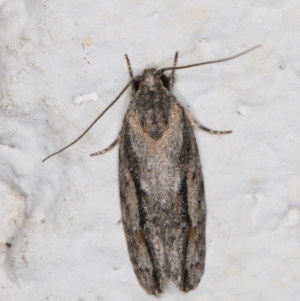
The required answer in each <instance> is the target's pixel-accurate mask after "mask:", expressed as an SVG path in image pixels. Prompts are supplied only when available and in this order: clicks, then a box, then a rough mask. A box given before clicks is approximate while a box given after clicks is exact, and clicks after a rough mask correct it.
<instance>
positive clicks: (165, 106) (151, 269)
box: [43, 46, 260, 296]
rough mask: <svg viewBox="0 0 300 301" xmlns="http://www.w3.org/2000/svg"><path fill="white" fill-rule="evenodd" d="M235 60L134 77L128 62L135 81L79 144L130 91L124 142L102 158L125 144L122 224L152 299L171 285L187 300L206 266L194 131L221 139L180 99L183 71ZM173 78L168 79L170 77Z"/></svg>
mask: <svg viewBox="0 0 300 301" xmlns="http://www.w3.org/2000/svg"><path fill="white" fill-rule="evenodd" d="M257 47H260V46H255V47H252V48H251V49H249V50H247V51H244V52H242V53H239V54H237V55H235V56H231V57H228V58H224V59H220V60H216V61H208V62H202V63H197V64H192V65H186V66H181V67H177V66H176V64H177V58H178V52H176V54H175V59H174V64H173V67H168V68H162V69H155V68H150V69H145V70H144V72H143V74H142V75H138V76H135V77H134V76H133V73H132V68H131V65H130V61H129V58H128V56H127V55H125V57H126V60H127V65H128V70H129V74H130V77H131V79H130V81H129V83H128V84H127V85H126V86H125V87H124V89H123V90H122V91H121V93H120V94H119V95H118V96H117V98H116V99H115V100H114V101H113V102H112V103H111V104H110V105H109V106H108V107H107V108H106V109H105V110H104V111H103V112H102V113H101V114H100V115H99V116H98V117H97V118H96V119H95V120H94V121H93V123H92V124H91V125H90V126H89V127H88V128H87V129H86V130H85V131H84V132H83V133H82V134H81V135H80V136H79V137H78V138H77V139H76V140H74V141H73V142H72V143H70V144H69V145H67V146H66V147H64V148H63V149H61V150H59V151H57V152H55V153H54V154H52V155H50V156H48V157H47V158H45V159H44V160H43V162H44V161H45V160H47V159H48V158H50V157H52V156H54V155H56V154H58V153H60V152H62V151H63V150H65V149H66V148H68V147H70V146H71V145H73V144H74V143H76V142H77V141H78V140H79V139H81V138H82V137H83V136H84V135H85V134H86V133H87V132H88V131H89V130H90V128H91V127H92V126H93V125H94V124H95V123H96V122H97V121H98V120H99V119H100V118H101V117H102V116H103V114H104V113H105V112H106V111H107V110H108V109H109V108H110V107H111V106H112V105H113V104H114V103H115V102H116V101H117V100H118V99H119V98H120V97H121V95H122V94H123V93H124V92H125V90H126V89H127V88H129V87H131V89H132V96H133V97H132V99H131V101H130V103H129V106H128V109H127V112H126V114H125V117H124V120H123V125H122V128H121V131H120V134H119V135H118V138H117V139H116V140H115V141H114V142H113V143H112V144H111V145H110V146H109V147H108V148H106V149H104V150H102V151H100V152H96V153H93V154H91V156H96V155H101V154H104V153H105V152H107V151H109V150H111V149H112V148H113V147H114V146H115V145H116V144H117V143H119V189H120V200H121V211H122V222H123V227H124V231H125V236H126V240H127V247H128V252H129V256H130V259H131V262H132V265H133V269H134V272H135V274H136V277H137V279H138V281H139V283H140V285H141V286H142V287H143V288H144V289H145V291H146V292H147V293H149V294H152V295H156V296H157V295H159V294H161V293H163V292H164V288H165V286H166V283H167V281H168V280H172V281H173V282H174V283H175V284H176V286H177V287H178V288H179V289H180V290H181V291H184V292H188V291H190V290H193V289H195V288H196V287H197V285H198V284H199V282H200V280H201V277H202V276H203V273H204V266H205V252H206V245H205V221H206V205H205V193H204V183H203V175H202V171H201V164H200V158H199V153H198V148H197V143H196V140H195V136H194V128H199V129H202V130H204V131H207V132H209V133H211V134H229V133H231V131H214V130H211V129H209V128H207V127H204V126H203V125H201V124H200V123H198V122H197V121H196V120H195V119H194V118H193V116H192V114H191V112H189V111H188V110H187V109H186V108H184V107H183V106H182V105H181V104H180V103H179V102H178V100H177V99H176V97H175V96H174V95H173V94H172V88H173V86H174V83H175V70H176V69H184V68H190V67H195V66H200V65H205V64H211V63H217V62H223V61H227V60H231V59H233V58H236V57H239V56H241V55H243V54H246V53H248V52H249V51H252V50H253V49H255V48H257ZM170 70H172V72H171V75H170V76H169V77H167V76H166V75H165V74H164V73H165V72H166V71H170Z"/></svg>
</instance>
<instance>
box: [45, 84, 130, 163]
mask: <svg viewBox="0 0 300 301" xmlns="http://www.w3.org/2000/svg"><path fill="white" fill-rule="evenodd" d="M131 83H132V80H130V81H129V83H128V84H127V85H126V86H125V87H124V88H123V90H122V91H121V92H120V94H119V95H118V96H117V97H116V98H115V100H114V101H113V102H112V103H111V104H110V105H108V106H107V107H106V109H105V110H104V111H103V112H102V113H101V114H100V115H99V116H98V117H97V118H96V119H95V120H94V121H93V122H92V124H91V125H90V126H89V127H88V128H87V129H86V130H85V131H84V132H83V133H82V134H81V135H80V136H79V137H78V138H77V139H75V140H74V141H73V142H71V143H70V144H68V145H67V146H65V147H64V148H62V149H61V150H59V151H57V152H55V153H53V154H51V155H50V156H48V157H46V158H45V159H44V160H43V161H42V162H45V161H46V160H48V159H49V158H51V157H52V156H55V155H57V154H59V153H61V152H62V151H64V150H65V149H67V148H68V147H70V146H72V145H73V144H75V143H76V142H77V141H78V140H80V139H81V138H82V137H83V136H84V135H85V134H86V133H87V132H88V131H89V130H90V129H91V127H92V126H93V125H94V124H95V123H96V122H97V121H98V120H99V119H100V118H101V117H102V116H103V115H104V114H105V113H106V111H107V110H108V109H109V108H110V107H112V106H113V105H114V104H115V103H116V101H117V100H118V99H119V98H120V97H121V96H122V94H123V93H124V92H125V91H126V90H127V89H128V87H130V85H131Z"/></svg>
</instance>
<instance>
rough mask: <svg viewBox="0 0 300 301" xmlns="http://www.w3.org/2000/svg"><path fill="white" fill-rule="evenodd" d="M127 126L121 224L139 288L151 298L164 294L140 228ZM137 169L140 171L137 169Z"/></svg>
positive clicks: (122, 156) (121, 179) (121, 154)
mask: <svg viewBox="0 0 300 301" xmlns="http://www.w3.org/2000/svg"><path fill="white" fill-rule="evenodd" d="M125 134H126V133H125V126H124V128H123V129H122V130H121V133H120V149H119V186H120V187H119V189H120V200H121V209H122V221H123V227H124V231H125V236H126V240H127V247H128V252H129V256H130V260H131V262H132V265H133V268H134V272H135V274H136V277H137V279H138V281H139V283H140V285H141V286H142V287H143V288H144V289H145V290H146V291H147V292H148V293H149V294H152V295H159V294H160V293H162V292H163V288H162V284H160V281H159V280H158V277H157V274H156V271H155V268H154V266H153V262H152V259H151V256H150V254H149V250H148V247H147V242H146V239H145V234H144V232H143V230H142V229H141V227H140V209H139V201H138V198H137V194H136V187H135V184H134V179H133V177H132V174H131V172H130V169H132V162H129V161H130V156H128V153H127V151H128V150H127V149H126V148H127V146H128V143H127V144H126V143H125V139H126V138H125ZM136 168H138V167H136Z"/></svg>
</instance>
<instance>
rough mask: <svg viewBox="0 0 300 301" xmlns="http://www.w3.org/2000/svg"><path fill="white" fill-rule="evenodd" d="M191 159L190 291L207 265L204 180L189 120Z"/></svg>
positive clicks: (187, 274)
mask: <svg viewBox="0 0 300 301" xmlns="http://www.w3.org/2000/svg"><path fill="white" fill-rule="evenodd" d="M188 128H189V137H190V140H191V141H190V145H191V148H190V160H189V167H188V172H187V200H188V213H189V218H190V222H191V225H190V229H189V234H188V244H187V253H186V261H185V283H184V286H183V290H184V291H186V292H188V291H189V290H192V289H194V288H195V287H196V286H197V285H198V284H199V282H200V280H201V277H202V275H203V273H204V266H205V251H206V242H205V223H206V206H205V194H204V182H203V175H202V171H201V165H200V158H199V152H198V147H197V143H196V139H195V136H194V131H193V128H192V125H191V123H190V122H189V126H188Z"/></svg>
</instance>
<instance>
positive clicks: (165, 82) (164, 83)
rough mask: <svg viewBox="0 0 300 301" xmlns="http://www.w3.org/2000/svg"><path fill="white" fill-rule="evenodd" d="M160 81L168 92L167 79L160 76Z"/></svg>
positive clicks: (168, 84)
mask: <svg viewBox="0 0 300 301" xmlns="http://www.w3.org/2000/svg"><path fill="white" fill-rule="evenodd" d="M160 80H161V81H162V83H163V85H164V87H165V88H167V89H168V90H169V87H170V83H169V79H168V78H167V77H166V76H165V75H164V74H162V75H161V77H160Z"/></svg>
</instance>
